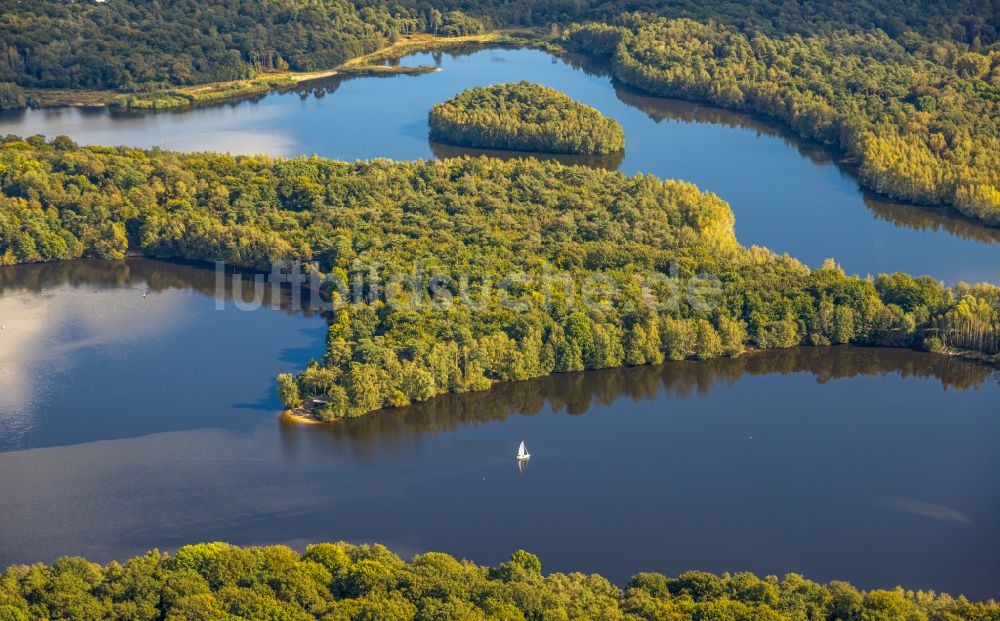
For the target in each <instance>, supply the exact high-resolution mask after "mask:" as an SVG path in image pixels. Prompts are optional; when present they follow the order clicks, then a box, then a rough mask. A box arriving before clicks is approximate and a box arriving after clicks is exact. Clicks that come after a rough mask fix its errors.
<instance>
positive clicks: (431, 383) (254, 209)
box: [0, 137, 1000, 419]
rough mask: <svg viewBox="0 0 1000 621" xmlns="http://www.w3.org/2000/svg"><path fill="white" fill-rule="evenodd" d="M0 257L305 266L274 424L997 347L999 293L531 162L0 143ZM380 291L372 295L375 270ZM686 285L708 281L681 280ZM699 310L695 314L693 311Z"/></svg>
mask: <svg viewBox="0 0 1000 621" xmlns="http://www.w3.org/2000/svg"><path fill="white" fill-rule="evenodd" d="M0 190H2V196H0V261H2V262H3V263H19V262H33V261H44V260H53V259H68V258H75V257H80V256H96V257H103V258H112V259H114V258H121V257H123V256H125V253H126V251H127V250H128V249H129V248H133V249H141V250H143V251H144V252H146V253H147V254H150V255H153V256H158V257H182V258H191V259H201V260H222V261H227V262H229V263H231V264H234V265H241V266H246V267H256V268H267V267H268V266H269V265H271V264H272V263H274V262H276V261H281V260H287V259H301V260H307V261H316V262H317V263H318V269H319V270H321V271H322V272H323V273H324V275H325V276H326V284H325V291H326V293H327V294H328V295H330V296H332V298H333V300H334V301H337V302H351V303H344V304H340V305H339V307H338V309H337V311H336V313H335V314H334V316H333V317H332V318H331V326H330V328H329V334H328V340H327V354H326V356H325V358H324V359H323V360H322V361H319V362H316V363H314V364H312V365H310V367H309V368H308V369H306V370H304V371H303V372H301V373H299V374H298V375H297V376H295V377H294V378H292V377H288V376H283V377H282V379H281V381H280V389H281V393H282V397H283V398H284V399H285V401H286V402H287V403H288V405H289V406H291V407H295V406H297V405H299V404H300V402H301V401H303V400H306V399H310V398H319V399H321V400H322V401H323V402H324V403H323V405H322V407H321V409H320V410H319V411H317V412H316V414H317V415H318V416H320V417H321V418H325V419H329V418H337V417H340V416H356V415H360V414H363V413H366V412H370V411H373V410H376V409H380V408H383V407H386V406H399V405H405V404H408V403H411V402H414V401H423V400H426V399H428V398H430V397H432V396H434V395H436V394H441V393H445V392H464V391H471V390H482V389H486V388H488V387H489V386H491V385H492V384H493V383H494V382H496V381H498V380H520V379H527V378H530V377H538V376H542V375H548V374H550V373H553V372H562V371H577V370H583V369H598V368H607V367H616V366H621V365H642V364H649V363H658V362H661V361H662V360H664V359H683V358H690V357H693V358H698V359H705V358H713V357H717V356H725V355H729V356H733V355H738V354H739V353H740V352H742V351H744V349H746V348H748V347H749V348H756V349H775V348H783V347H790V346H794V345H798V344H811V345H825V344H830V343H858V344H867V345H886V346H902V347H921V348H925V349H931V350H935V351H945V350H949V349H953V348H954V349H962V350H971V351H976V352H980V353H981V354H984V355H994V354H996V353H997V352H998V347H1000V288H997V287H994V286H991V285H975V286H971V285H958V286H957V287H955V288H953V289H947V288H944V287H942V286H941V285H939V284H938V283H936V282H935V281H934V280H933V279H930V278H913V277H910V276H907V275H903V274H895V275H886V276H880V277H878V278H875V279H860V278H856V277H849V276H845V275H844V273H843V272H842V271H841V270H840V269H839V268H838V267H837V266H836V265H835V264H834V263H833V262H828V263H827V264H826V265H824V266H823V267H822V268H821V269H809V268H808V267H806V266H804V265H802V264H801V263H799V262H797V261H795V260H794V259H791V258H788V257H781V256H776V255H774V254H773V253H771V252H770V251H768V250H766V249H762V248H756V247H754V248H744V247H742V246H740V245H739V244H738V243H737V241H736V238H735V236H734V234H733V224H734V222H733V214H732V211H731V210H730V209H729V207H728V205H726V203H724V202H723V201H721V200H720V199H719V198H717V197H716V196H714V195H712V194H706V193H702V192H700V191H699V190H698V189H697V188H695V187H694V186H692V185H690V184H686V183H681V182H676V181H666V182H663V181H660V180H658V179H656V178H655V177H652V176H648V175H647V176H643V175H639V176H636V177H626V176H624V175H622V174H620V173H614V172H608V171H604V170H594V169H589V168H584V167H571V166H562V165H559V164H556V163H552V162H539V161H535V160H512V161H507V162H504V161H499V160H494V159H487V158H479V159H455V160H444V161H440V162H400V163H395V162H389V161H384V160H376V161H372V162H363V163H356V164H348V163H343V162H335V161H330V160H325V159H321V158H315V157H313V158H299V159H292V160H283V159H272V158H267V157H236V158H234V157H231V156H228V155H218V154H187V155H185V154H178V153H170V152H162V151H141V150H137V149H128V148H110V147H89V148H79V147H76V146H75V145H74V144H73V143H72V141H70V140H68V139H66V138H57V139H55V140H53V141H52V142H49V143H46V142H45V141H44V140H43V139H42V138H40V137H33V138H29V139H28V140H27V141H22V140H19V139H15V138H9V139H7V140H6V141H5V142H4V143H3V144H2V145H0ZM376 269H377V272H378V274H379V275H380V279H379V280H377V281H372V279H371V278H370V276H371V272H372V271H373V270H376ZM700 274H708V275H711V276H712V277H714V279H717V280H712V279H707V278H702V277H700V276H699V275H700ZM706 291H707V292H708V293H709V294H711V296H714V297H712V299H711V300H709V301H707V302H705V303H701V298H702V297H704V296H702V293H704V292H706Z"/></svg>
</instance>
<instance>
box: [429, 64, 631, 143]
mask: <svg viewBox="0 0 1000 621" xmlns="http://www.w3.org/2000/svg"><path fill="white" fill-rule="evenodd" d="M428 122H429V125H430V138H431V140H432V141H435V142H442V143H445V144H451V145H457V146H462V147H478V148H485V149H506V150H510V151H533V152H539V153H572V154H587V155H607V154H609V153H617V152H619V151H621V150H622V149H624V148H625V134H624V133H623V132H622V128H621V125H619V124H618V122H617V121H615V120H614V119H609V118H607V117H606V116H604V115H603V114H601V113H600V112H598V111H597V110H596V109H594V108H591V107H590V106H585V105H583V104H581V103H579V102H577V101H574V100H573V99H572V98H570V97H569V96H568V95H566V94H564V93H560V92H559V91H557V90H555V89H552V88H547V87H545V86H542V85H541V84H533V83H531V82H527V81H521V82H517V83H514V84H495V85H492V86H477V87H475V88H470V89H468V90H465V91H462V92H461V93H459V94H458V95H455V96H454V97H452V98H451V99H449V100H448V101H446V102H444V103H440V104H438V105H436V106H434V107H433V108H431V111H430V114H429V115H428Z"/></svg>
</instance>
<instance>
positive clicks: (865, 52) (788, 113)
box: [564, 14, 1000, 225]
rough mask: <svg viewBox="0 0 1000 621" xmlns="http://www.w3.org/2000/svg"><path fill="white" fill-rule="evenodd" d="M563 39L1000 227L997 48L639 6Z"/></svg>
mask: <svg viewBox="0 0 1000 621" xmlns="http://www.w3.org/2000/svg"><path fill="white" fill-rule="evenodd" d="M564 37H565V40H566V43H567V45H568V46H569V47H570V48H571V49H576V50H580V51H587V52H591V53H597V54H607V55H611V56H612V59H613V74H614V76H615V77H616V78H617V79H619V80H621V81H622V82H625V83H626V84H630V85H632V86H636V87H638V88H640V89H642V90H644V91H647V92H650V93H652V94H655V95H661V96H668V97H680V98H686V99H694V100H698V101H708V102H711V103H713V104H715V105H719V106H722V107H726V108H734V109H740V110H750V111H753V112H758V113H763V114H767V115H770V116H773V117H776V118H779V119H781V120H783V121H785V122H787V123H788V124H789V125H790V126H791V127H792V128H793V129H794V130H795V131H796V132H797V133H799V134H800V135H802V136H805V137H807V138H815V139H819V140H821V141H824V142H827V143H830V144H834V145H837V146H838V147H840V148H841V149H842V150H843V151H845V152H846V154H847V155H848V156H849V157H851V158H854V159H855V160H856V161H857V162H858V163H859V164H860V174H861V178H862V180H863V181H864V182H865V183H866V184H868V185H870V186H871V187H873V188H874V189H875V190H877V191H879V192H882V193H885V194H888V195H890V196H894V197H897V198H903V199H907V200H911V201H915V202H918V203H925V204H946V205H954V206H955V207H957V208H958V209H959V210H960V211H961V212H962V213H964V214H966V215H968V216H971V217H974V218H979V219H981V220H983V221H985V222H987V223H989V224H994V225H1000V51H998V50H997V49H991V50H989V51H985V50H984V52H983V53H979V52H972V51H967V50H965V49H963V48H961V47H956V46H955V45H949V44H944V43H931V42H927V41H923V40H914V41H913V42H912V44H913V45H912V46H911V48H912V47H913V46H915V47H916V49H908V48H907V47H906V46H904V45H903V44H900V43H897V42H895V41H893V40H892V39H890V38H889V37H888V36H887V35H885V34H884V33H881V32H869V33H851V32H847V31H837V32H834V33H831V34H827V35H817V36H812V37H807V38H802V37H798V36H791V37H778V38H775V37H768V36H765V35H760V34H754V35H747V34H742V33H740V32H737V31H735V30H733V29H731V28H728V27H725V26H721V25H714V24H702V23H698V22H694V21H690V20H666V19H659V18H652V17H650V16H646V15H639V14H634V15H626V16H623V17H622V18H620V19H619V20H618V21H617V22H616V25H615V26H611V25H607V24H589V25H585V26H577V27H571V28H569V29H567V31H566V32H565V33H564Z"/></svg>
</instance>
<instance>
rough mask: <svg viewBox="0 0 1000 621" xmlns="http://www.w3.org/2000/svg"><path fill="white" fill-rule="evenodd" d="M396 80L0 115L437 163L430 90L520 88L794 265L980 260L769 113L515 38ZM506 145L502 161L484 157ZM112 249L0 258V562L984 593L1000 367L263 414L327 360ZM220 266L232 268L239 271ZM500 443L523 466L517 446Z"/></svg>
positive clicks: (277, 302) (993, 517)
mask: <svg viewBox="0 0 1000 621" xmlns="http://www.w3.org/2000/svg"><path fill="white" fill-rule="evenodd" d="M401 62H403V63H406V64H434V65H437V66H440V67H441V68H442V71H440V72H437V73H431V74H425V75H422V76H418V77H412V76H397V77H392V78H363V79H351V80H327V81H322V82H318V83H313V84H311V85H309V86H308V88H305V89H301V90H300V91H299V92H288V93H275V94H269V95H266V96H263V97H260V98H257V99H256V100H254V101H241V102H236V103H227V104H222V105H216V106H210V107H203V108H196V109H189V110H181V111H174V112H167V113H160V114H133V113H123V112H114V111H108V110H84V109H56V110H32V111H27V112H20V113H13V114H6V115H4V116H2V117H0V131H2V132H3V133H19V134H33V133H44V134H47V135H49V136H55V135H58V134H67V135H69V136H71V137H73V138H74V139H76V140H78V141H80V142H82V143H88V144H130V145H137V146H154V145H161V146H163V147H166V148H173V149H186V150H187V149H214V150H222V151H231V152H234V153H256V152H266V153H272V154H275V155H299V154H308V153H317V154H319V155H323V156H328V157H335V158H340V159H356V158H372V157H392V158H396V159H412V158H420V157H423V158H430V157H436V156H448V155H453V154H456V153H461V152H462V151H460V150H455V149H453V148H449V147H445V146H442V145H432V144H430V143H429V142H428V141H427V126H426V114H427V110H428V108H430V106H431V105H433V104H434V103H437V102H439V101H443V100H444V99H446V98H448V97H450V96H451V95H453V94H455V93H457V92H458V91H460V90H463V89H465V88H467V87H469V86H472V85H475V84H488V83H493V82H503V81H513V80H518V79H530V80H534V81H538V82H541V83H543V84H546V85H549V86H553V87H555V88H558V89H560V90H563V91H565V92H567V93H568V94H570V95H571V96H573V97H575V98H577V99H579V100H581V101H583V102H585V103H587V104H590V105H593V106H595V107H597V108H598V109H600V110H601V111H602V112H603V113H605V114H607V115H609V116H612V117H614V118H616V119H617V120H619V122H621V123H622V125H623V127H624V129H625V133H626V151H625V153H624V157H621V158H609V159H602V160H599V161H595V160H591V161H587V162H583V163H586V164H588V165H597V166H605V167H610V168H618V169H620V170H622V171H623V172H626V173H629V174H632V173H637V172H646V173H654V174H656V175H658V176H661V177H671V178H683V179H687V180H690V181H693V182H695V183H697V184H698V185H700V186H701V187H702V188H704V189H707V190H711V191H714V192H716V193H718V194H719V195H720V196H721V197H723V198H724V199H726V200H728V201H729V202H730V203H731V204H732V206H733V208H734V210H735V212H736V215H737V235H738V237H739V238H740V240H741V241H742V242H743V243H745V244H750V243H758V244H762V245H766V246H768V247H771V248H773V249H774V250H777V251H779V252H789V253H790V254H792V255H793V256H797V257H800V258H802V259H803V260H804V261H806V262H807V263H809V264H812V265H817V264H819V263H820V262H821V261H822V260H823V259H824V258H825V257H827V256H833V257H836V258H837V259H838V260H839V261H840V262H841V263H842V264H843V265H844V267H845V268H846V269H847V270H848V271H850V272H856V273H869V272H873V273H874V272H879V271H891V270H906V271H910V272H915V273H927V274H932V275H934V276H935V277H936V278H940V279H944V280H947V281H954V280H958V279H962V278H964V279H966V280H981V279H991V280H994V281H1000V261H998V259H1000V245H998V242H1000V233H998V232H997V231H995V230H990V229H985V228H983V227H979V226H977V225H975V224H972V223H970V222H967V221H965V220H963V219H961V218H957V217H954V216H949V215H946V214H942V213H939V212H936V211H933V210H924V209H919V208H913V207H910V206H906V205H900V204H898V203H893V202H891V201H886V200H883V199H879V198H877V197H873V196H871V195H869V194H867V193H865V192H863V191H861V190H859V189H858V186H857V183H856V181H855V179H854V178H853V177H852V173H851V171H850V169H848V168H844V167H841V166H840V165H838V164H837V162H836V157H835V155H833V154H831V153H830V152H829V151H827V150H826V149H824V148H823V147H822V146H820V145H815V144H811V143H805V142H802V141H799V140H797V139H795V138H794V137H792V136H790V135H789V134H788V133H787V132H785V131H783V130H781V129H780V127H778V126H776V125H773V124H771V123H769V122H767V121H766V120H763V119H759V118H755V117H752V116H748V115H742V114H735V113H730V112H725V111H719V110H717V109H711V108H705V107H702V106H698V105H694V104H690V103H685V102H678V101H672V100H663V99H657V98H651V97H647V96H644V95H642V94H639V93H636V92H634V91H630V90H628V89H622V88H616V86H615V85H614V84H613V83H612V82H611V81H610V80H609V79H608V77H607V74H606V72H605V69H604V68H602V67H601V66H600V65H599V64H595V63H592V62H589V61H585V60H584V59H580V58H576V57H568V58H554V57H552V56H550V55H548V54H546V53H542V52H539V51H533V50H506V49H502V50H498V49H490V50H469V51H467V52H462V53H455V54H445V53H438V54H416V55H412V56H409V57H406V58H404V59H402V61H401ZM499 155H504V154H499ZM243 282H244V281H243V280H242V277H241V275H239V274H237V275H236V279H235V281H234V280H233V279H232V278H231V275H227V277H226V278H225V279H224V281H223V283H224V284H223V286H222V287H219V286H218V285H217V282H216V274H215V273H214V272H213V270H212V269H211V267H210V266H209V267H206V266H203V265H198V264H184V263H168V262H161V261H152V260H148V259H130V260H127V261H124V262H118V263H111V262H102V261H93V260H82V261H75V262H68V263H52V264H45V265H29V266H18V267H10V268H0V324H4V326H5V327H4V329H3V330H2V331H0V473H2V476H0V566H4V565H6V564H9V563H19V562H34V561H52V560H53V559H54V558H55V557H57V556H59V555H61V554H83V555H86V556H88V557H89V558H91V559H92V560H95V561H107V560H109V559H112V558H117V559H123V558H126V557H128V556H130V555H134V554H139V553H141V552H143V551H144V550H146V549H149V548H152V547H160V548H163V549H175V548H176V547H177V546H179V545H182V544H184V543H190V542H195V541H206V540H215V539H221V540H226V541H230V542H232V543H236V544H270V543H286V544H289V545H293V546H297V547H301V546H303V545H305V544H306V543H308V542H313V541H323V540H337V539H346V540H350V541H353V542H364V541H378V542H383V543H386V544H388V545H390V546H391V547H392V548H393V549H394V550H396V551H397V552H398V553H400V554H402V555H404V556H405V555H410V554H413V553H416V552H420V551H425V550H440V551H445V552H450V553H452V554H455V555H456V556H459V557H467V558H470V559H473V560H475V561H477V562H480V563H491V564H493V563H497V562H500V561H502V560H505V559H506V558H507V557H509V555H510V553H511V552H512V551H514V550H515V549H518V548H524V549H527V550H530V551H532V552H535V553H537V554H539V555H540V557H541V559H542V562H543V568H544V569H545V570H546V571H567V570H583V571H597V572H601V573H602V574H604V575H606V576H608V577H609V578H611V579H612V580H614V581H616V582H618V583H619V584H621V583H624V581H625V580H627V579H628V577H629V576H630V575H631V574H632V573H635V572H638V571H662V572H665V573H678V572H681V571H684V570H688V569H702V570H707V571H714V572H722V571H740V570H751V571H754V572H757V573H759V574H779V575H780V574H783V573H785V572H789V571H794V572H799V573H803V574H804V575H806V576H808V577H810V578H813V579H816V580H821V581H826V580H831V579H846V580H850V581H852V582H854V583H855V584H857V585H859V586H862V587H892V586H895V585H896V584H903V585H905V586H907V587H909V588H928V589H929V588H933V589H936V590H943V591H949V592H953V593H959V592H961V593H965V594H968V595H970V596H972V597H976V598H986V597H991V596H992V597H996V596H997V595H998V593H997V585H998V584H1000V528H998V527H1000V496H998V495H997V494H996V493H995V491H994V492H990V491H989V490H996V489H998V485H1000V451H997V450H996V446H997V441H998V439H1000V412H998V408H997V405H996V404H997V403H998V402H1000V382H998V378H997V375H996V372H994V371H992V370H990V369H987V368H985V367H983V366H980V365H976V364H972V363H969V362H964V361H959V360H953V359H949V358H944V357H940V356H934V355H930V354H922V353H917V352H912V351H904V350H889V349H862V348H853V347H835V348H797V349H792V350H787V351H780V352H770V353H766V354H754V355H748V356H744V357H742V358H739V359H736V360H716V361H709V362H698V363H696V362H680V363H669V364H665V365H661V366H658V367H649V368H633V369H618V370H609V371H601V372H591V373H582V374H567V375H560V376H554V377H550V378H545V379H539V380H534V381H529V382H520V383H513V384H503V385H500V386H498V387H496V388H495V389H493V390H491V391H489V392H485V393H476V394H467V395H451V396H446V397H442V398H438V399H435V400H432V401H430V402H428V403H424V404H419V405H415V406H412V407H409V408H403V409H399V410H392V411H387V412H384V413H379V414H377V415H374V416H369V417H365V418H362V419H358V420H351V421H344V422H342V423H339V424H335V425H328V426H298V425H295V424H291V423H286V422H282V421H280V420H278V418H277V414H278V411H279V410H280V403H279V402H278V399H277V397H276V395H275V391H274V378H275V376H276V375H277V374H279V373H282V372H287V371H292V370H297V369H301V368H303V367H304V366H305V365H306V364H307V363H308V361H309V360H310V359H311V358H319V357H321V356H322V354H323V348H324V340H325V321H324V318H323V317H321V316H316V315H314V316H308V315H305V314H303V313H302V312H300V311H297V310H295V309H294V308H292V307H291V305H290V303H289V301H288V300H287V299H286V298H285V296H284V295H282V294H280V293H279V294H278V295H273V296H268V297H266V299H265V302H266V304H265V307H264V308H260V309H258V310H254V311H252V312H247V311H243V310H240V308H239V305H238V304H237V302H239V301H241V300H245V299H247V293H248V292H247V290H245V289H241V288H239V287H238V285H239V284H240V283H243ZM234 283H236V284H234ZM521 440H525V441H526V442H527V444H528V448H529V450H530V451H531V452H532V454H533V457H532V459H531V462H530V463H529V464H528V465H527V467H526V469H525V471H524V472H523V473H522V472H521V471H520V470H519V469H518V467H517V465H516V464H515V462H514V459H513V457H514V452H515V450H516V447H517V444H518V442H520V441H521Z"/></svg>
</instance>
